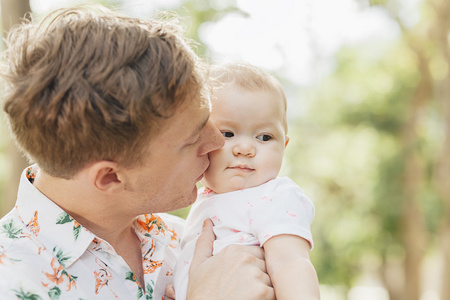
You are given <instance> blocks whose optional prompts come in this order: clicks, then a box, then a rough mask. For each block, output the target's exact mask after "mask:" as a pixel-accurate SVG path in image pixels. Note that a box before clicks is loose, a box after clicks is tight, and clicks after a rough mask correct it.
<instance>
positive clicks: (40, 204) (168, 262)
mask: <svg viewBox="0 0 450 300" xmlns="http://www.w3.org/2000/svg"><path fill="white" fill-rule="evenodd" d="M34 168H36V167H34ZM33 180H34V173H33V167H30V168H28V169H27V170H25V171H24V173H23V174H22V178H21V181H20V186H19V192H18V199H17V203H16V206H15V207H14V209H13V210H12V211H11V212H10V213H9V214H8V215H6V216H5V217H4V218H2V219H1V220H0V298H1V299H33V300H36V299H158V300H160V299H164V290H165V287H166V285H167V284H169V283H172V276H173V275H172V268H173V267H174V264H175V261H176V258H177V256H178V255H179V239H178V235H177V233H176V232H178V233H180V230H182V228H183V225H184V224H183V220H182V219H179V218H177V217H174V216H171V215H167V214H150V215H142V216H139V217H138V218H137V219H136V222H135V223H134V225H133V226H134V228H135V231H136V234H137V236H138V237H139V239H140V240H141V242H142V243H141V252H142V261H143V269H144V280H145V286H140V284H139V282H138V281H136V278H135V276H134V274H133V272H132V271H131V269H130V268H129V267H128V265H127V264H126V263H125V261H124V260H123V258H122V257H121V256H119V255H118V254H117V253H116V252H115V250H114V249H113V248H112V247H111V245H110V244H109V243H108V242H106V241H105V240H102V239H101V238H99V237H97V236H95V235H94V234H93V233H92V232H90V231H89V230H88V229H86V228H84V227H83V226H81V225H80V224H79V223H78V222H77V221H76V220H74V219H73V218H72V217H71V216H70V215H68V214H67V213H66V212H65V211H64V210H62V209H61V208H60V207H59V206H57V205H56V204H55V203H54V202H52V201H51V200H49V199H48V198H47V197H46V196H44V195H43V194H42V193H40V192H39V190H37V189H36V188H35V187H34V186H33Z"/></svg>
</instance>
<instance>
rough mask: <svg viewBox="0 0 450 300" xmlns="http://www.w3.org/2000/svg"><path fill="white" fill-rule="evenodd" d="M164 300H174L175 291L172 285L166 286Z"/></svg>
mask: <svg viewBox="0 0 450 300" xmlns="http://www.w3.org/2000/svg"><path fill="white" fill-rule="evenodd" d="M164 300H175V289H174V288H173V284H168V285H166V290H165V295H164Z"/></svg>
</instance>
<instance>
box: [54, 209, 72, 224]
mask: <svg viewBox="0 0 450 300" xmlns="http://www.w3.org/2000/svg"><path fill="white" fill-rule="evenodd" d="M69 222H72V219H71V218H70V216H69V214H68V213H66V212H62V213H61V214H60V215H59V216H58V219H56V224H66V223H69Z"/></svg>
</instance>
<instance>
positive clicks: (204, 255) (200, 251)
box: [190, 219, 216, 272]
mask: <svg viewBox="0 0 450 300" xmlns="http://www.w3.org/2000/svg"><path fill="white" fill-rule="evenodd" d="M213 226H214V225H213V223H212V221H211V220H210V219H206V220H205V221H203V228H202V232H201V233H200V235H199V237H198V239H197V242H196V244H195V251H194V257H193V258H192V263H191V267H190V272H191V271H192V270H194V269H195V268H197V267H198V266H199V265H201V264H202V263H203V262H204V261H205V260H207V259H208V258H210V257H211V256H212V251H213V242H214V240H215V239H216V236H215V234H214V231H213Z"/></svg>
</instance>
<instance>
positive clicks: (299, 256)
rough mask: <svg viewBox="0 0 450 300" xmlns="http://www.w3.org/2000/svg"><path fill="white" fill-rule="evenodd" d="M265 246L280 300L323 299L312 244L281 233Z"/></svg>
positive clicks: (272, 278)
mask: <svg viewBox="0 0 450 300" xmlns="http://www.w3.org/2000/svg"><path fill="white" fill-rule="evenodd" d="M263 247H264V252H265V257H266V266H267V272H268V274H269V276H270V278H271V280H272V284H273V287H274V289H275V295H276V297H277V300H283V299H307V300H310V299H320V294H319V280H318V279H317V274H316V270H315V269H314V266H313V265H312V263H311V261H310V260H309V251H310V244H309V243H308V242H307V241H306V240H304V239H303V238H301V237H298V236H295V235H288V234H282V235H277V236H274V237H272V238H270V239H269V240H268V241H267V242H265V243H264V246H263Z"/></svg>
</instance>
